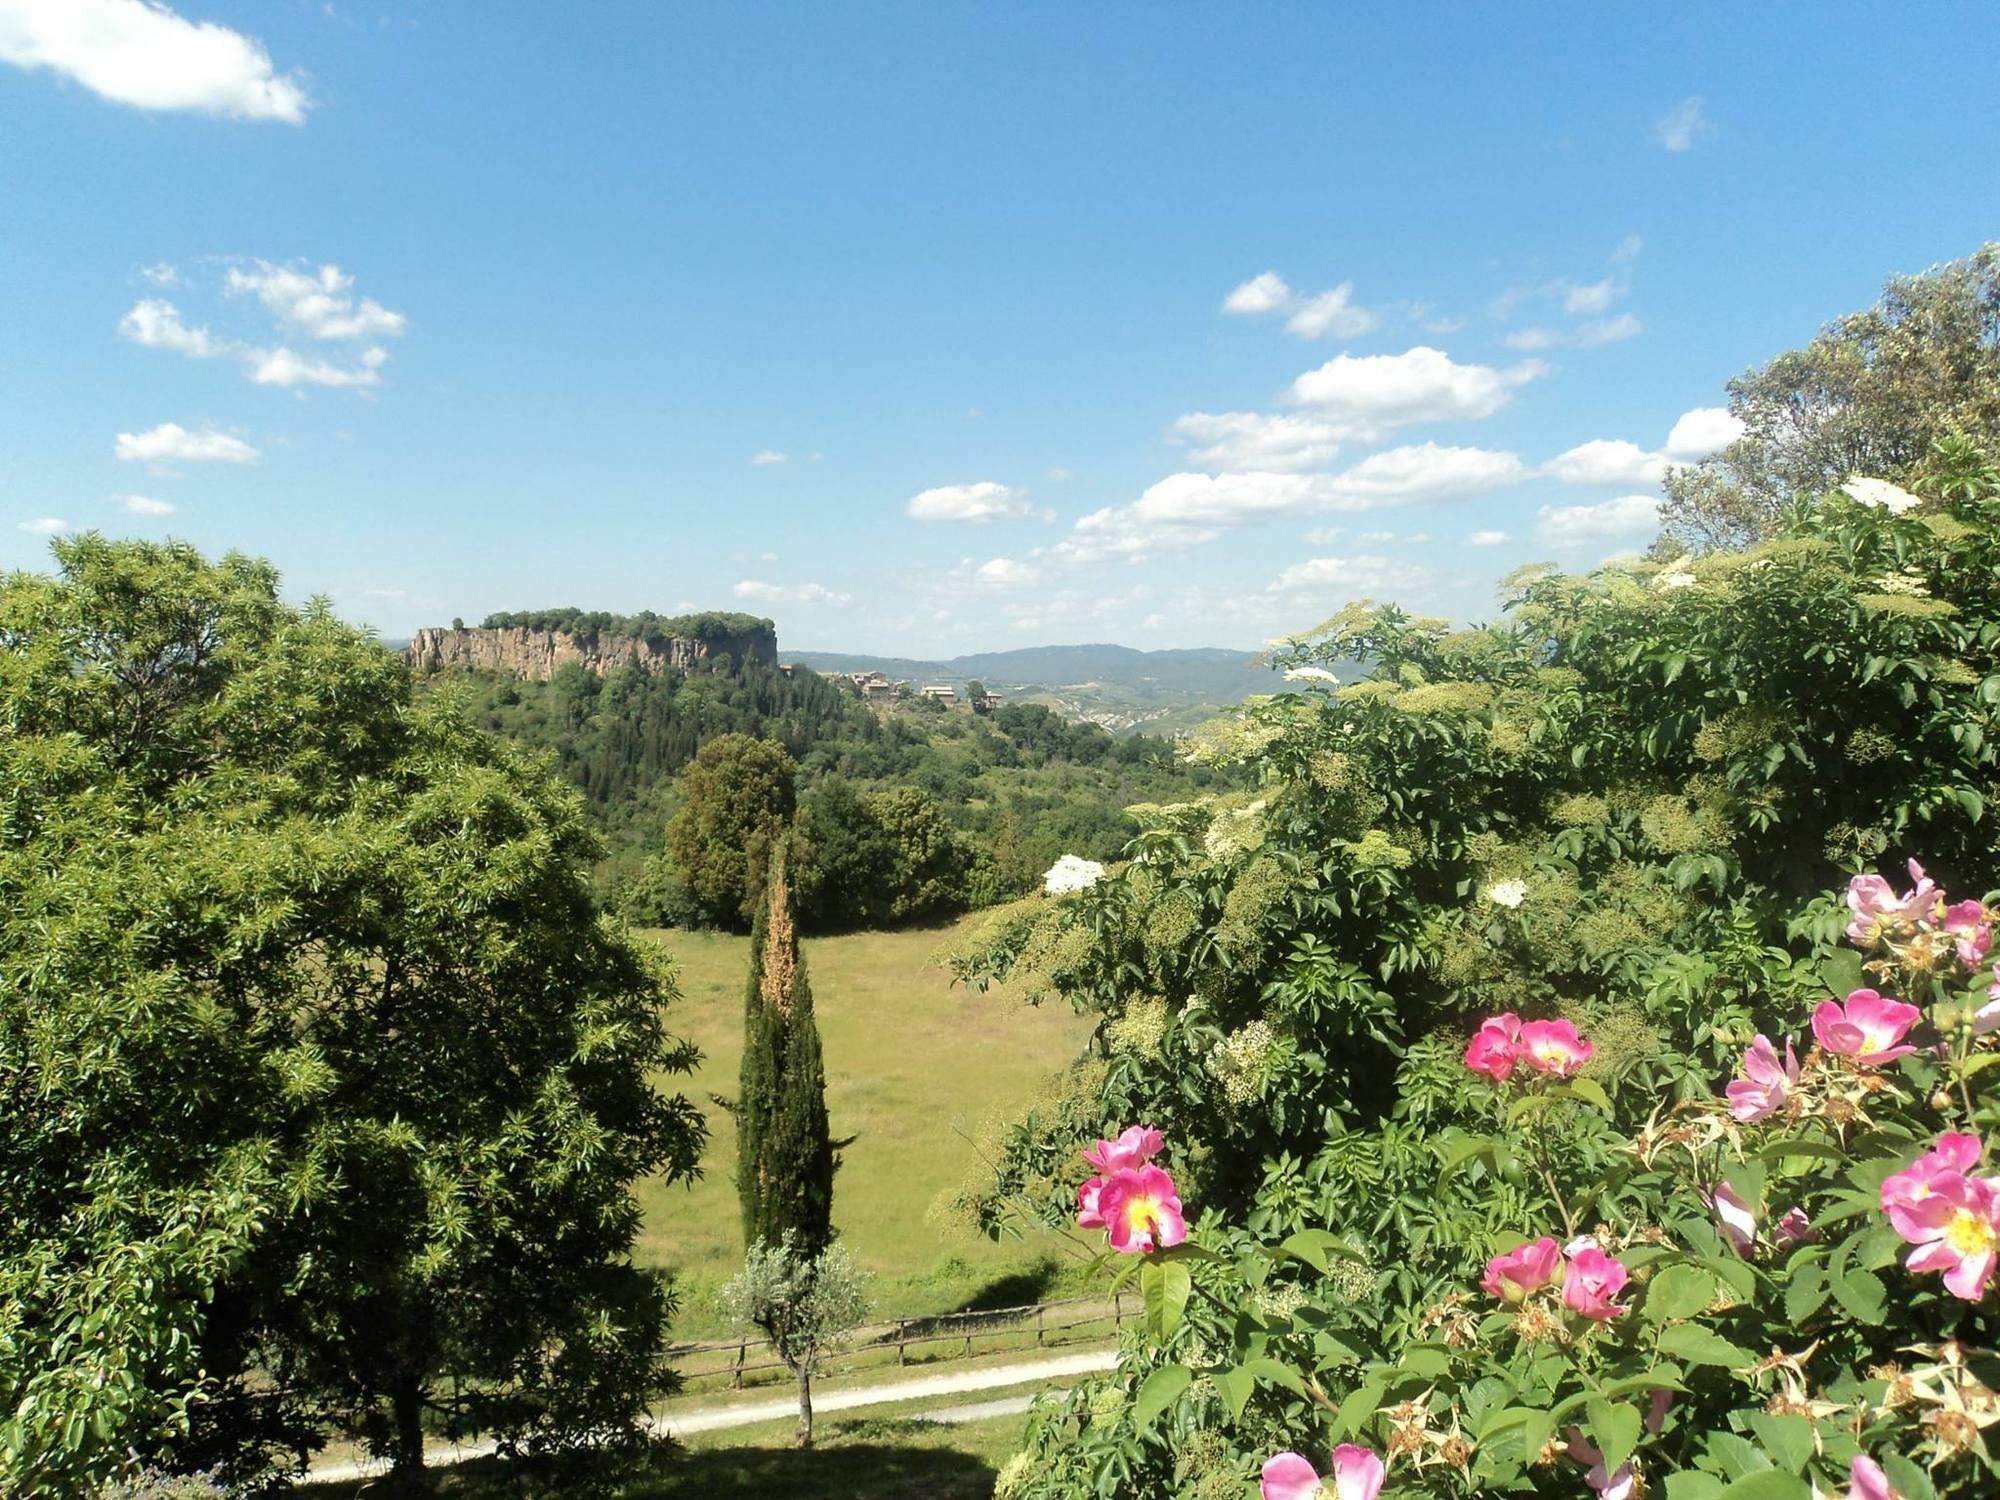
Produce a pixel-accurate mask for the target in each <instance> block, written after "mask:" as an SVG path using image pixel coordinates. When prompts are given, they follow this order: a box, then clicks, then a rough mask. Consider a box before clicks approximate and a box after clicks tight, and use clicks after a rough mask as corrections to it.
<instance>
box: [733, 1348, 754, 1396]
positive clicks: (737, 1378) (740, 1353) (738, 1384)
mask: <svg viewBox="0 0 2000 1500" xmlns="http://www.w3.org/2000/svg"><path fill="white" fill-rule="evenodd" d="M749 1352H750V1340H749V1339H748V1338H747V1337H746V1338H740V1339H738V1340H737V1341H736V1369H735V1371H734V1373H733V1374H731V1376H730V1377H729V1388H730V1389H731V1390H736V1391H740V1390H742V1389H743V1357H744V1356H745V1355H746V1354H748V1353H749Z"/></svg>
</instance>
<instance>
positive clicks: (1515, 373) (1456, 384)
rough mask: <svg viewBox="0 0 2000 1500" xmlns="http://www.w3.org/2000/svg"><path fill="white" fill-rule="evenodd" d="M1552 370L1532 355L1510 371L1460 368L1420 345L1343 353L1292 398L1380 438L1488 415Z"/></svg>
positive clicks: (1359, 435) (1312, 373) (1349, 433)
mask: <svg viewBox="0 0 2000 1500" xmlns="http://www.w3.org/2000/svg"><path fill="white" fill-rule="evenodd" d="M1548 369H1549V367H1548V366H1547V365H1545V364H1543V363H1542V362H1541V361H1540V360H1534V359H1530V360H1524V361H1522V362H1521V363H1520V364H1518V365H1512V366H1509V367H1508V368H1506V369H1495V368H1493V367H1492V366H1490V365H1474V364H1466V365H1462V364H1459V363H1457V362H1456V361H1455V360H1453V359H1452V358H1451V356H1450V355H1448V354H1446V353H1445V352H1444V351H1443V350H1441V349H1433V348H1430V347H1429V346H1428V345H1423V344H1419V345H1418V346H1417V347H1415V348H1414V349H1410V350H1407V351H1406V352H1404V353H1402V354H1368V355H1359V356H1357V355H1352V354H1341V355H1337V356H1335V357H1334V358H1332V359H1330V360H1328V361H1327V362H1326V363H1325V364H1323V365H1321V366H1320V367H1319V368H1318V369H1316V370H1308V371H1306V373H1305V374H1303V375H1301V376H1299V377H1298V379H1296V380H1294V381H1293V382H1292V388H1291V399H1292V401H1293V402H1294V403H1295V404H1297V405H1299V406H1309V407H1312V408H1314V409H1315V411H1316V412H1317V414H1318V415H1319V416H1320V417H1321V419H1322V420H1324V421H1325V422H1326V423H1327V424H1328V425H1329V426H1330V427H1331V428H1332V429H1334V430H1335V431H1337V432H1338V433H1339V434H1340V435H1341V436H1342V437H1347V438H1353V439H1355V440H1357V441H1361V442H1374V441H1378V440H1379V439H1380V438H1381V437H1382V436H1383V435H1384V434H1386V433H1388V432H1390V431H1392V430H1394V429H1395V428H1397V427H1404V426H1408V425H1410V424H1411V423H1415V422H1449V421H1467V420H1473V419H1476V418H1479V417H1490V416H1492V415H1493V413H1495V412H1497V411H1498V410H1500V408H1501V407H1503V406H1505V405H1506V404H1507V403H1508V402H1509V401H1511V400H1513V398H1514V391H1515V389H1516V388H1517V387H1519V386H1521V385H1525V384H1526V383H1527V382H1528V381H1531V380H1534V379H1536V378H1537V377H1539V376H1542V375H1546V374H1547V373H1548Z"/></svg>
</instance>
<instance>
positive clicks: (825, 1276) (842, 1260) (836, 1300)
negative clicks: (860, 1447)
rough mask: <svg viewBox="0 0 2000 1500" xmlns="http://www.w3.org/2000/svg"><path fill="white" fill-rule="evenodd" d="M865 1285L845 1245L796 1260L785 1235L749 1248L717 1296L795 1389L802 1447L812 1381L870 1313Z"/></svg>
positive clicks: (808, 1440)
mask: <svg viewBox="0 0 2000 1500" xmlns="http://www.w3.org/2000/svg"><path fill="white" fill-rule="evenodd" d="M864 1280H865V1278H864V1277H863V1276H862V1274H861V1272H859V1271H857V1270H856V1269H855V1267H854V1260H853V1258H852V1257H851V1256H849V1255H848V1253H847V1247H846V1246H845V1245H840V1244H834V1245H829V1246H828V1247H827V1248H826V1249H825V1250H822V1251H821V1252H820V1253H819V1254H818V1255H816V1256H808V1255H805V1254H802V1253H800V1251H799V1249H798V1247H797V1245H796V1242H795V1241H794V1239H793V1237H792V1236H791V1235H790V1234H787V1235H786V1236H785V1238H784V1240H783V1242H782V1243H780V1244H777V1245H763V1244H759V1245H752V1246H751V1247H750V1251H749V1254H747V1255H746V1256H745V1257H744V1259H743V1272H742V1274H741V1275H739V1276H737V1277H735V1278H734V1279H733V1280H731V1281H729V1282H728V1283H726V1284H725V1285H724V1286H723V1288H722V1294H721V1302H722V1307H723V1310H724V1311H725V1312H727V1313H728V1314H729V1315H730V1316H731V1317H733V1318H735V1319H737V1320H738V1321H739V1322H743V1323H748V1324H750V1325H751V1326H752V1327H754V1328H756V1329H757V1330H758V1331H759V1332H761V1333H762V1334H763V1335H764V1337H765V1338H767V1339H769V1340H770V1341H771V1347H772V1348H773V1349H775V1350H777V1351H778V1358H780V1359H782V1360H783V1361H784V1362H785V1364H786V1366H787V1368H789V1369H790V1370H791V1372H792V1373H793V1374H794V1375H796V1376H797V1377H798V1382H799V1446H800V1447H801V1448H810V1447H811V1446H812V1430H813V1409H812V1377H813V1370H814V1369H815V1368H816V1367H817V1365H818V1364H819V1361H820V1358H821V1356H822V1355H823V1354H824V1353H825V1352H826V1350H827V1348H828V1346H830V1345H831V1344H832V1343H833V1341H834V1340H835V1339H837V1338H838V1337H839V1336H840V1335H841V1334H843V1333H845V1332H846V1331H847V1330H848V1329H850V1328H852V1327H854V1326H855V1324H857V1323H859V1322H860V1321H861V1318H862V1315H863V1314H864V1313H866V1312H867V1310H868V1298H867V1294H866V1291H865V1289H864V1286H863V1282H864Z"/></svg>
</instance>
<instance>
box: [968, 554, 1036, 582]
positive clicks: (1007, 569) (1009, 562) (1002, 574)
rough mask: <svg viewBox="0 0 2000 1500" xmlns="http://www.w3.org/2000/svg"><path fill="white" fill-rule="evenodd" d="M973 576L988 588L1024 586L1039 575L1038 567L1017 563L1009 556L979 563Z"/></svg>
mask: <svg viewBox="0 0 2000 1500" xmlns="http://www.w3.org/2000/svg"><path fill="white" fill-rule="evenodd" d="M974 576H975V577H977V578H978V580H979V581H980V582H981V583H982V584H984V585H986V587H988V588H996V589H1018V588H1025V587H1027V586H1028V585H1029V584H1031V583H1033V582H1034V581H1035V580H1036V579H1037V578H1039V577H1040V576H1041V572H1040V570H1039V569H1036V568H1032V567H1029V566H1028V565H1027V564H1026V563H1017V562H1015V561H1014V560H1013V559H1012V558H1010V557H996V558H994V559H992V560H991V561H990V562H983V563H981V564H980V565H979V567H978V570H977V571H976V573H975V575H974Z"/></svg>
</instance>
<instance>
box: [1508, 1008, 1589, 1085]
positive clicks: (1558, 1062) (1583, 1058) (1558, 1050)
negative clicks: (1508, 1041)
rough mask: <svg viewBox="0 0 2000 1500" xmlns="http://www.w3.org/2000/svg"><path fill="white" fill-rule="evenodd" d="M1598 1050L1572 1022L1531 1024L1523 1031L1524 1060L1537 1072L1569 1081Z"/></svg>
mask: <svg viewBox="0 0 2000 1500" xmlns="http://www.w3.org/2000/svg"><path fill="white" fill-rule="evenodd" d="M1596 1051H1597V1049H1596V1048H1595V1047H1593V1046H1591V1044H1590V1043H1589V1042H1586V1041H1585V1040H1584V1039H1583V1038H1582V1037H1580V1036H1578V1035H1577V1034H1576V1027H1575V1026H1573V1025H1571V1024H1570V1023H1569V1022H1568V1021H1530V1022H1528V1023H1527V1024H1526V1025H1524V1026H1523V1027H1522V1028H1521V1059H1522V1061H1524V1062H1525V1063H1527V1065H1528V1066H1529V1067H1531V1068H1533V1069H1534V1070H1535V1071H1536V1072H1537V1073H1553V1074H1554V1075H1555V1076H1556V1077H1558V1078H1568V1077H1569V1076H1570V1075H1571V1074H1573V1073H1575V1072H1576V1071H1577V1069H1579V1068H1581V1067H1582V1066H1583V1065H1584V1064H1585V1063H1587V1062H1589V1061H1590V1058H1591V1054H1592V1053H1594V1052H1596Z"/></svg>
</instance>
